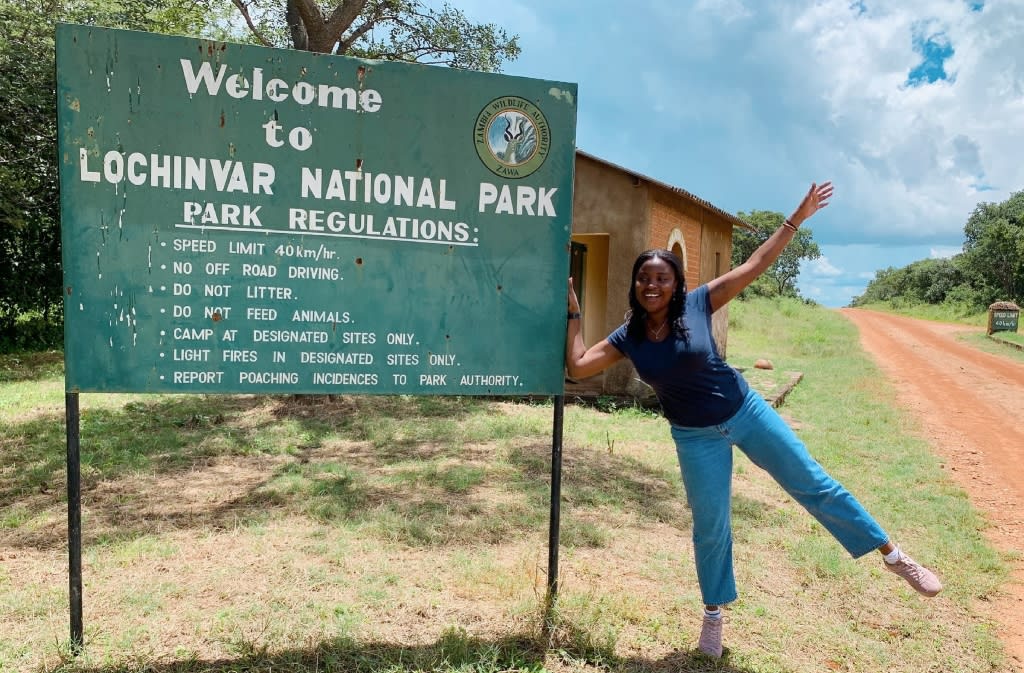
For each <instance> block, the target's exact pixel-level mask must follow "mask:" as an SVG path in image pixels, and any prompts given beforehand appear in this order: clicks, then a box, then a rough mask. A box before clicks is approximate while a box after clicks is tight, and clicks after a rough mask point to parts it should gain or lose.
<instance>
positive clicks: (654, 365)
mask: <svg viewBox="0 0 1024 673" xmlns="http://www.w3.org/2000/svg"><path fill="white" fill-rule="evenodd" d="M684 320H685V322H686V327H687V329H688V330H689V343H686V342H684V341H683V340H682V339H681V338H679V337H677V336H676V335H675V333H674V332H672V331H670V332H669V335H668V336H667V337H666V338H665V340H664V341H660V342H654V341H650V340H648V339H647V338H644V340H643V341H641V342H640V343H636V342H634V341H632V340H631V339H630V338H629V337H628V336H626V323H623V324H622V326H621V327H619V328H618V329H617V330H615V331H614V332H612V333H611V334H610V335H608V343H610V344H611V345H612V346H615V348H617V349H618V350H620V351H622V354H623V355H625V356H626V357H628V358H629V359H630V361H632V363H633V367H635V368H636V372H637V374H639V375H640V379H641V380H642V381H643V382H644V383H646V384H647V385H649V386H650V387H651V388H653V389H654V392H655V393H657V395H658V399H659V400H660V401H661V407H662V410H663V411H664V412H665V418H667V419H668V420H669V422H670V423H672V424H673V425H681V426H684V427H689V428H704V427H708V426H710V425H718V424H719V423H723V422H724V421H726V420H728V419H729V418H731V417H732V415H733V414H735V413H736V411H737V410H738V409H739V408H740V405H741V404H743V398H744V397H745V396H746V394H747V391H748V390H749V389H750V387H749V386H748V385H747V382H746V381H745V380H744V378H743V377H742V376H741V375H740V373H739V372H738V371H736V370H735V369H733V368H732V367H730V366H729V365H727V364H726V363H725V360H723V359H722V358H721V357H720V356H719V355H718V347H717V346H716V345H715V340H714V338H713V337H712V335H711V295H710V294H709V293H708V286H707V285H701V286H700V287H698V288H697V289H695V290H693V291H692V292H687V293H686V312H685V314H684Z"/></svg>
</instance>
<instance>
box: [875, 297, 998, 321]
mask: <svg viewBox="0 0 1024 673" xmlns="http://www.w3.org/2000/svg"><path fill="white" fill-rule="evenodd" d="M857 308H866V309H870V310H872V311H885V312H887V313H899V314H900V315H906V316H910V317H911V318H921V319H924V320H935V321H938V322H957V323H963V324H965V325H974V326H976V327H986V326H987V325H988V311H978V310H976V309H973V308H970V307H967V306H961V305H957V304H913V303H908V302H905V301H900V302H875V303H871V304H863V305H861V306H858V307H857Z"/></svg>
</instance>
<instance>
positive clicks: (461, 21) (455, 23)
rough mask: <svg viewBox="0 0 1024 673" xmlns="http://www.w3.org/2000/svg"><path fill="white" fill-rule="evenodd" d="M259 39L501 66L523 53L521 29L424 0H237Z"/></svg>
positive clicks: (364, 54)
mask: <svg viewBox="0 0 1024 673" xmlns="http://www.w3.org/2000/svg"><path fill="white" fill-rule="evenodd" d="M232 2H233V3H234V5H235V7H236V8H237V9H238V11H239V13H240V14H241V16H242V17H243V18H244V20H245V23H246V26H247V27H248V29H249V31H250V32H251V34H252V35H253V37H254V38H255V40H256V41H258V42H259V43H261V44H263V45H265V46H268V47H291V48H294V49H302V50H305V51H315V52H320V53H325V54H344V55H348V56H357V57H361V58H374V59H384V60H390V61H416V62H419V63H428V64H435V65H447V66H449V67H452V68H468V69H472V70H484V71H489V72H497V71H500V70H501V65H502V63H503V62H504V61H508V60H513V59H515V58H517V57H518V56H519V52H520V50H519V45H518V43H517V42H518V38H517V36H515V35H513V36H509V35H508V34H507V33H506V32H505V30H504V29H502V28H500V27H498V26H496V25H494V24H493V23H473V22H472V21H470V20H469V19H467V18H466V16H465V14H463V13H462V12H461V11H460V10H458V9H455V8H453V7H452V6H450V5H448V4H444V5H443V6H442V7H441V8H440V9H434V8H431V7H429V6H427V5H426V4H425V3H423V2H420V0H270V1H269V2H268V1H266V0H232Z"/></svg>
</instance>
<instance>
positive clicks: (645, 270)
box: [633, 257, 678, 313]
mask: <svg viewBox="0 0 1024 673" xmlns="http://www.w3.org/2000/svg"><path fill="white" fill-rule="evenodd" d="M677 284H678V283H677V282H676V272H675V270H674V269H673V268H672V266H671V265H670V264H669V263H668V262H666V261H665V260H663V259H660V258H658V257H652V258H651V259H649V260H647V261H646V262H644V263H643V264H642V265H641V266H640V268H639V269H637V272H636V278H635V279H633V288H634V292H636V300H637V301H638V302H640V305H641V306H643V307H644V310H645V311H647V312H648V313H656V312H658V311H661V310H668V304H669V302H670V301H671V300H672V295H673V294H674V293H675V291H676V285H677Z"/></svg>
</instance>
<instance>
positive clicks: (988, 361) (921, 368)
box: [842, 309, 1024, 669]
mask: <svg viewBox="0 0 1024 673" xmlns="http://www.w3.org/2000/svg"><path fill="white" fill-rule="evenodd" d="M842 313H843V315H845V316H846V317H847V318H848V319H850V320H851V321H852V322H853V323H854V324H855V325H856V326H857V328H858V329H859V330H860V338H861V344H862V345H863V346H864V349H865V350H866V351H867V352H868V353H869V354H870V355H871V356H872V357H874V359H875V361H876V362H877V363H878V366H879V367H880V368H881V369H882V371H883V372H884V373H885V374H886V375H887V376H888V377H889V378H890V379H891V380H892V381H893V383H894V384H895V386H896V390H897V392H898V400H899V402H900V404H901V405H902V406H903V407H904V408H906V409H907V410H908V411H909V412H911V413H912V414H914V415H915V416H916V417H917V418H918V419H919V422H920V425H921V428H922V430H921V432H922V435H923V436H924V437H925V438H926V439H927V440H928V441H929V442H930V443H931V445H932V447H933V449H934V451H935V453H936V454H937V455H938V456H939V457H941V458H942V459H943V460H944V461H945V464H944V469H945V470H946V471H947V472H948V473H949V475H950V477H951V478H952V479H953V480H954V481H955V482H956V483H957V484H959V485H960V486H961V487H962V488H963V489H964V490H965V491H966V492H967V494H968V496H969V497H970V499H971V502H972V503H973V504H974V505H975V507H976V508H977V509H978V510H979V511H981V512H982V513H983V514H984V515H985V517H986V518H987V519H988V522H989V524H990V525H989V527H988V528H987V530H986V531H985V532H986V534H987V536H988V539H989V541H990V542H991V544H992V545H993V546H994V547H995V548H996V549H999V550H1000V551H1004V552H1015V553H1016V554H1018V559H1017V560H1016V562H1014V567H1013V577H1012V581H1011V582H1010V583H1009V584H1008V585H1007V586H1006V587H1005V593H1003V594H1001V595H999V596H997V597H994V599H993V601H992V602H991V603H989V604H987V610H990V614H991V615H992V617H993V618H994V619H995V620H997V622H998V624H999V626H1000V633H999V635H1000V640H1001V641H1002V642H1003V645H1004V646H1005V648H1006V652H1007V655H1008V656H1009V657H1010V658H1011V660H1012V661H1013V662H1014V664H1015V665H1016V666H1017V667H1018V668H1019V669H1024V618H1022V616H1024V558H1022V557H1020V556H1019V555H1020V554H1021V553H1022V552H1024V460H1022V459H1024V453H1022V452H1024V424H1021V419H1022V418H1024V364H1021V363H1020V362H1019V361H1017V360H1013V359H1010V358H1009V357H1005V358H1004V357H1000V356H998V355H991V354H989V353H985V352H982V351H979V350H977V349H975V348H972V347H971V346H969V345H966V344H964V343H962V342H960V341H959V340H958V339H957V334H958V333H962V332H964V331H976V328H970V327H965V326H964V325H950V324H943V323H936V322H930V321H926V320H915V319H913V318H905V317H902V316H895V315H891V314H887V313H879V312H875V311H866V310H863V309H843V310H842Z"/></svg>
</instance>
